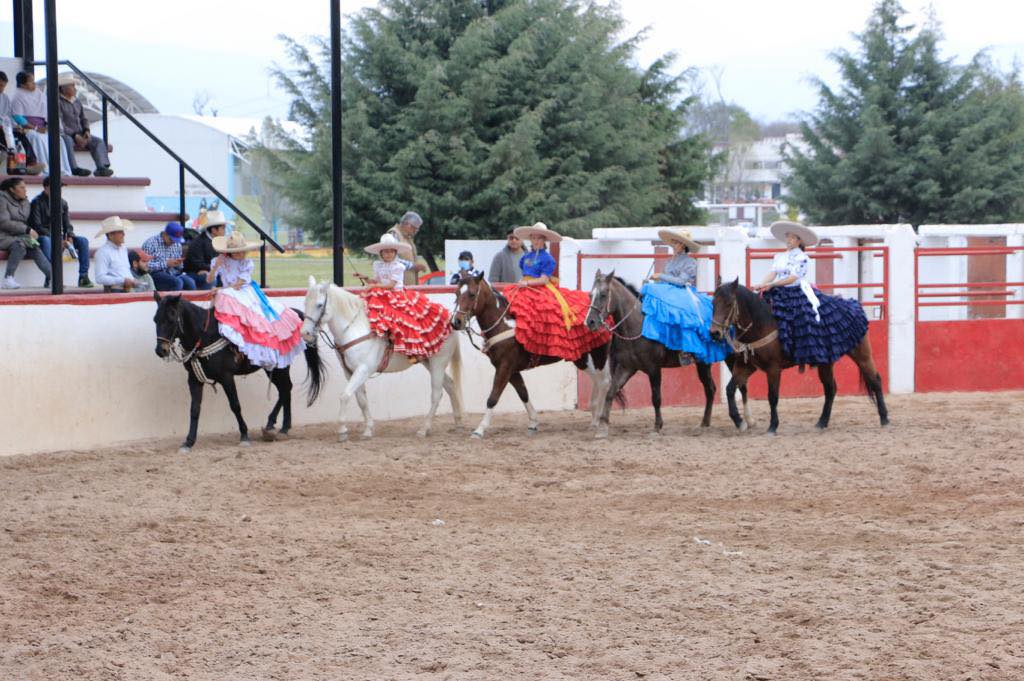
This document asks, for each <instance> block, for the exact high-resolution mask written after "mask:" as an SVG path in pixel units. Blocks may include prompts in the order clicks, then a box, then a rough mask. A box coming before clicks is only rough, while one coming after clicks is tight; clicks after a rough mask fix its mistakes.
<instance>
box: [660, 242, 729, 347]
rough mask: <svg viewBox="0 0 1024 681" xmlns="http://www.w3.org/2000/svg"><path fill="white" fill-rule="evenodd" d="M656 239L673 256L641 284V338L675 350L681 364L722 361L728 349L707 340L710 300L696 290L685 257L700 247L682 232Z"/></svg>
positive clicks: (694, 265)
mask: <svg viewBox="0 0 1024 681" xmlns="http://www.w3.org/2000/svg"><path fill="white" fill-rule="evenodd" d="M658 237H659V238H660V239H661V240H662V241H664V242H665V243H667V244H669V245H671V246H672V248H673V250H674V251H675V256H674V257H673V258H672V259H671V260H669V261H668V262H667V263H666V264H665V269H664V271H663V272H659V273H656V274H653V275H651V277H650V281H648V282H647V283H646V284H644V288H643V291H642V292H641V293H642V294H643V313H644V325H643V330H642V333H643V335H644V337H645V338H649V339H650V340H653V341H657V342H658V343H661V344H662V345H664V346H665V347H667V348H669V349H670V350H677V351H679V352H680V364H683V365H686V364H689V363H690V362H692V361H693V360H694V359H696V360H697V361H698V362H702V363H705V364H711V363H712V362H720V361H722V360H723V359H725V358H726V356H727V355H728V354H729V347H728V345H726V344H725V343H724V342H722V341H714V340H712V339H711V318H712V316H713V314H714V309H713V307H712V304H711V298H710V297H708V296H706V295H704V294H703V293H701V292H700V291H698V290H697V287H696V284H697V261H696V260H694V259H693V258H691V257H690V255H689V254H690V253H696V252H697V251H699V250H700V244H699V243H697V242H696V241H694V239H693V237H691V236H690V233H689V232H688V231H686V230H683V229H662V230H658Z"/></svg>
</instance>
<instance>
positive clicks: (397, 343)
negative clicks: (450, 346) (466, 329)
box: [362, 234, 451, 359]
mask: <svg viewBox="0 0 1024 681" xmlns="http://www.w3.org/2000/svg"><path fill="white" fill-rule="evenodd" d="M365 250H366V252H367V253H371V254H373V255H377V256H379V257H380V260H376V261H374V263H373V278H372V279H368V280H367V283H369V284H370V285H371V288H369V289H367V290H366V291H364V292H363V294H362V296H363V300H365V301H366V311H367V314H368V315H369V318H370V328H371V329H372V330H373V332H374V333H376V334H377V335H379V336H386V335H388V334H390V335H391V341H392V342H393V343H394V351H395V352H397V353H399V354H402V355H405V356H406V357H410V358H413V359H423V358H426V357H430V356H432V355H434V354H435V353H436V352H437V351H438V350H440V349H441V345H442V344H443V343H444V340H445V338H447V337H448V333H449V332H450V330H451V329H450V327H449V325H448V310H446V309H445V307H444V306H443V305H439V304H437V303H434V302H431V301H430V299H429V298H427V297H426V296H425V295H423V294H421V293H417V292H415V291H408V290H406V289H405V285H404V283H403V279H404V277H405V270H406V269H407V262H406V261H403V260H402V259H401V257H400V256H404V257H405V258H407V259H411V258H412V249H411V248H409V246H408V244H404V243H402V242H400V241H398V239H396V238H395V237H394V236H392V235H390V234H385V235H384V236H382V237H381V238H380V241H379V242H378V243H375V244H371V245H369V246H367V247H366V249H365Z"/></svg>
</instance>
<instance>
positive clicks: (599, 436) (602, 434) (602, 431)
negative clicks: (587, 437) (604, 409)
mask: <svg viewBox="0 0 1024 681" xmlns="http://www.w3.org/2000/svg"><path fill="white" fill-rule="evenodd" d="M607 437H608V428H606V427H602V428H598V429H597V432H596V433H594V439H595V440H604V439H605V438H607Z"/></svg>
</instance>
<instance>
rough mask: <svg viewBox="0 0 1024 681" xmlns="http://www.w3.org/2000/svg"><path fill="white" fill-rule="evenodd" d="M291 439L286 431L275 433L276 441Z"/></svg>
mask: <svg viewBox="0 0 1024 681" xmlns="http://www.w3.org/2000/svg"><path fill="white" fill-rule="evenodd" d="M291 437H292V436H291V435H289V434H288V431H285V430H279V431H278V432H277V439H278V440H290V439H291Z"/></svg>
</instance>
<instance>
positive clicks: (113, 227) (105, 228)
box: [96, 215, 134, 239]
mask: <svg viewBox="0 0 1024 681" xmlns="http://www.w3.org/2000/svg"><path fill="white" fill-rule="evenodd" d="M133 226H134V225H132V221H131V220H122V219H121V218H120V217H118V216H117V215H111V216H110V217H109V218H107V219H106V220H104V221H103V222H101V223H100V231H98V232H96V238H97V239H99V238H100V237H101V236H103V235H104V234H110V233H111V232H127V231H128V230H130V229H131V228H132V227H133Z"/></svg>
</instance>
